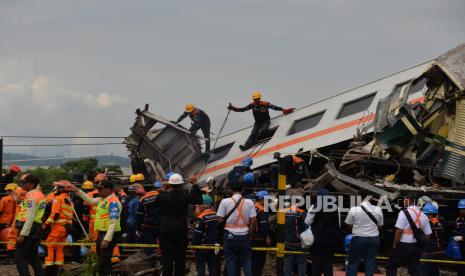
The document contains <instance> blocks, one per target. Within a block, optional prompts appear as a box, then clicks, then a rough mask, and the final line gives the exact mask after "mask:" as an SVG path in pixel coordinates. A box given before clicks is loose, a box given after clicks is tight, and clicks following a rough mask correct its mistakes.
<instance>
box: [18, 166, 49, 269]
mask: <svg viewBox="0 0 465 276" xmlns="http://www.w3.org/2000/svg"><path fill="white" fill-rule="evenodd" d="M39 182H40V180H39V178H38V177H36V176H34V175H31V174H26V175H23V176H22V177H21V187H22V188H23V189H24V190H25V191H26V192H27V193H26V198H25V200H24V201H23V202H22V203H21V207H20V210H19V212H18V216H17V217H16V228H17V229H18V232H19V235H18V237H17V239H16V251H15V257H14V258H15V263H16V269H17V270H18V274H19V275H20V276H27V275H30V273H29V267H28V266H29V265H31V266H32V268H33V270H34V275H36V276H42V275H44V270H43V268H42V262H41V260H40V259H39V256H38V248H39V243H40V231H41V224H42V216H43V214H44V211H45V196H44V194H43V193H42V192H41V191H40V190H38V189H37V185H39Z"/></svg>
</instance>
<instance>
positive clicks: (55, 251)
mask: <svg viewBox="0 0 465 276" xmlns="http://www.w3.org/2000/svg"><path fill="white" fill-rule="evenodd" d="M73 215H74V214H73V206H72V204H71V201H70V199H69V196H68V193H67V192H66V191H65V189H64V188H63V187H57V190H56V192H55V196H54V198H53V200H52V202H51V211H50V215H49V216H48V217H46V221H45V223H43V224H42V231H44V233H48V234H47V237H46V242H48V243H60V242H66V237H67V236H68V234H70V233H71V228H72V223H73ZM63 250H64V246H63V245H55V244H49V245H47V256H46V257H45V272H46V274H47V275H59V270H60V267H61V266H62V265H63V264H64V261H65V255H64V251H63Z"/></svg>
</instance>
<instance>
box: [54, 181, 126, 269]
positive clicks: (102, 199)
mask: <svg viewBox="0 0 465 276" xmlns="http://www.w3.org/2000/svg"><path fill="white" fill-rule="evenodd" d="M53 184H54V185H55V186H63V187H64V188H65V189H66V190H69V191H72V192H74V193H76V195H77V196H79V197H80V198H82V199H83V200H84V201H86V202H87V203H88V204H89V205H93V206H95V208H96V209H95V222H94V229H95V231H96V232H97V235H98V236H97V248H96V250H97V256H98V265H99V267H98V271H99V275H100V276H105V275H111V274H112V273H113V268H112V255H113V249H114V248H115V246H116V243H118V242H120V241H121V236H122V235H121V224H120V218H121V210H122V205H121V202H120V201H119V200H118V197H117V196H116V195H115V194H114V192H113V182H112V181H109V180H107V179H103V180H100V179H99V182H98V183H97V184H95V188H97V190H98V197H97V198H92V197H89V196H88V195H87V194H86V193H85V192H84V191H82V190H80V189H79V188H77V187H76V186H74V185H73V184H71V183H70V182H69V181H66V180H65V181H59V182H54V183H53Z"/></svg>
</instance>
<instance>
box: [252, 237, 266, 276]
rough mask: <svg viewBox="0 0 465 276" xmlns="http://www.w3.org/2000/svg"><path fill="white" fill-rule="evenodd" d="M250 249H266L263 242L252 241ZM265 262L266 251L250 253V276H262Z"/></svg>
mask: <svg viewBox="0 0 465 276" xmlns="http://www.w3.org/2000/svg"><path fill="white" fill-rule="evenodd" d="M252 247H266V242H265V241H258V240H255V241H254V240H252ZM265 261H266V251H252V275H253V276H260V275H262V274H263V267H264V266H265Z"/></svg>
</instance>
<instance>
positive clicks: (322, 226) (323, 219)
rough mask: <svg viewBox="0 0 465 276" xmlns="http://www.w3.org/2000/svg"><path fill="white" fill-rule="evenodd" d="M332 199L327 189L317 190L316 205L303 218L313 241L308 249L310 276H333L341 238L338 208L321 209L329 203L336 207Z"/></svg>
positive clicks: (335, 201) (335, 202)
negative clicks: (310, 230)
mask: <svg viewBox="0 0 465 276" xmlns="http://www.w3.org/2000/svg"><path fill="white" fill-rule="evenodd" d="M334 199H335V198H334V197H332V196H331V194H330V192H329V191H328V190H327V189H321V190H319V191H318V193H317V195H316V201H315V202H316V204H313V205H312V206H311V207H310V209H309V210H308V212H307V217H306V218H305V224H307V225H309V226H311V227H312V232H313V236H314V239H315V241H314V243H313V245H312V247H311V249H310V252H311V255H312V275H318V276H319V275H321V274H324V275H325V276H328V275H333V262H334V253H335V251H336V248H337V245H338V242H339V241H340V240H341V238H342V233H341V216H340V213H339V209H338V208H328V209H327V210H326V209H325V208H323V207H324V206H326V205H329V204H327V203H329V202H334V204H336V205H337V200H334ZM333 200H334V201H333ZM319 205H320V206H319ZM328 207H329V206H328Z"/></svg>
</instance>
